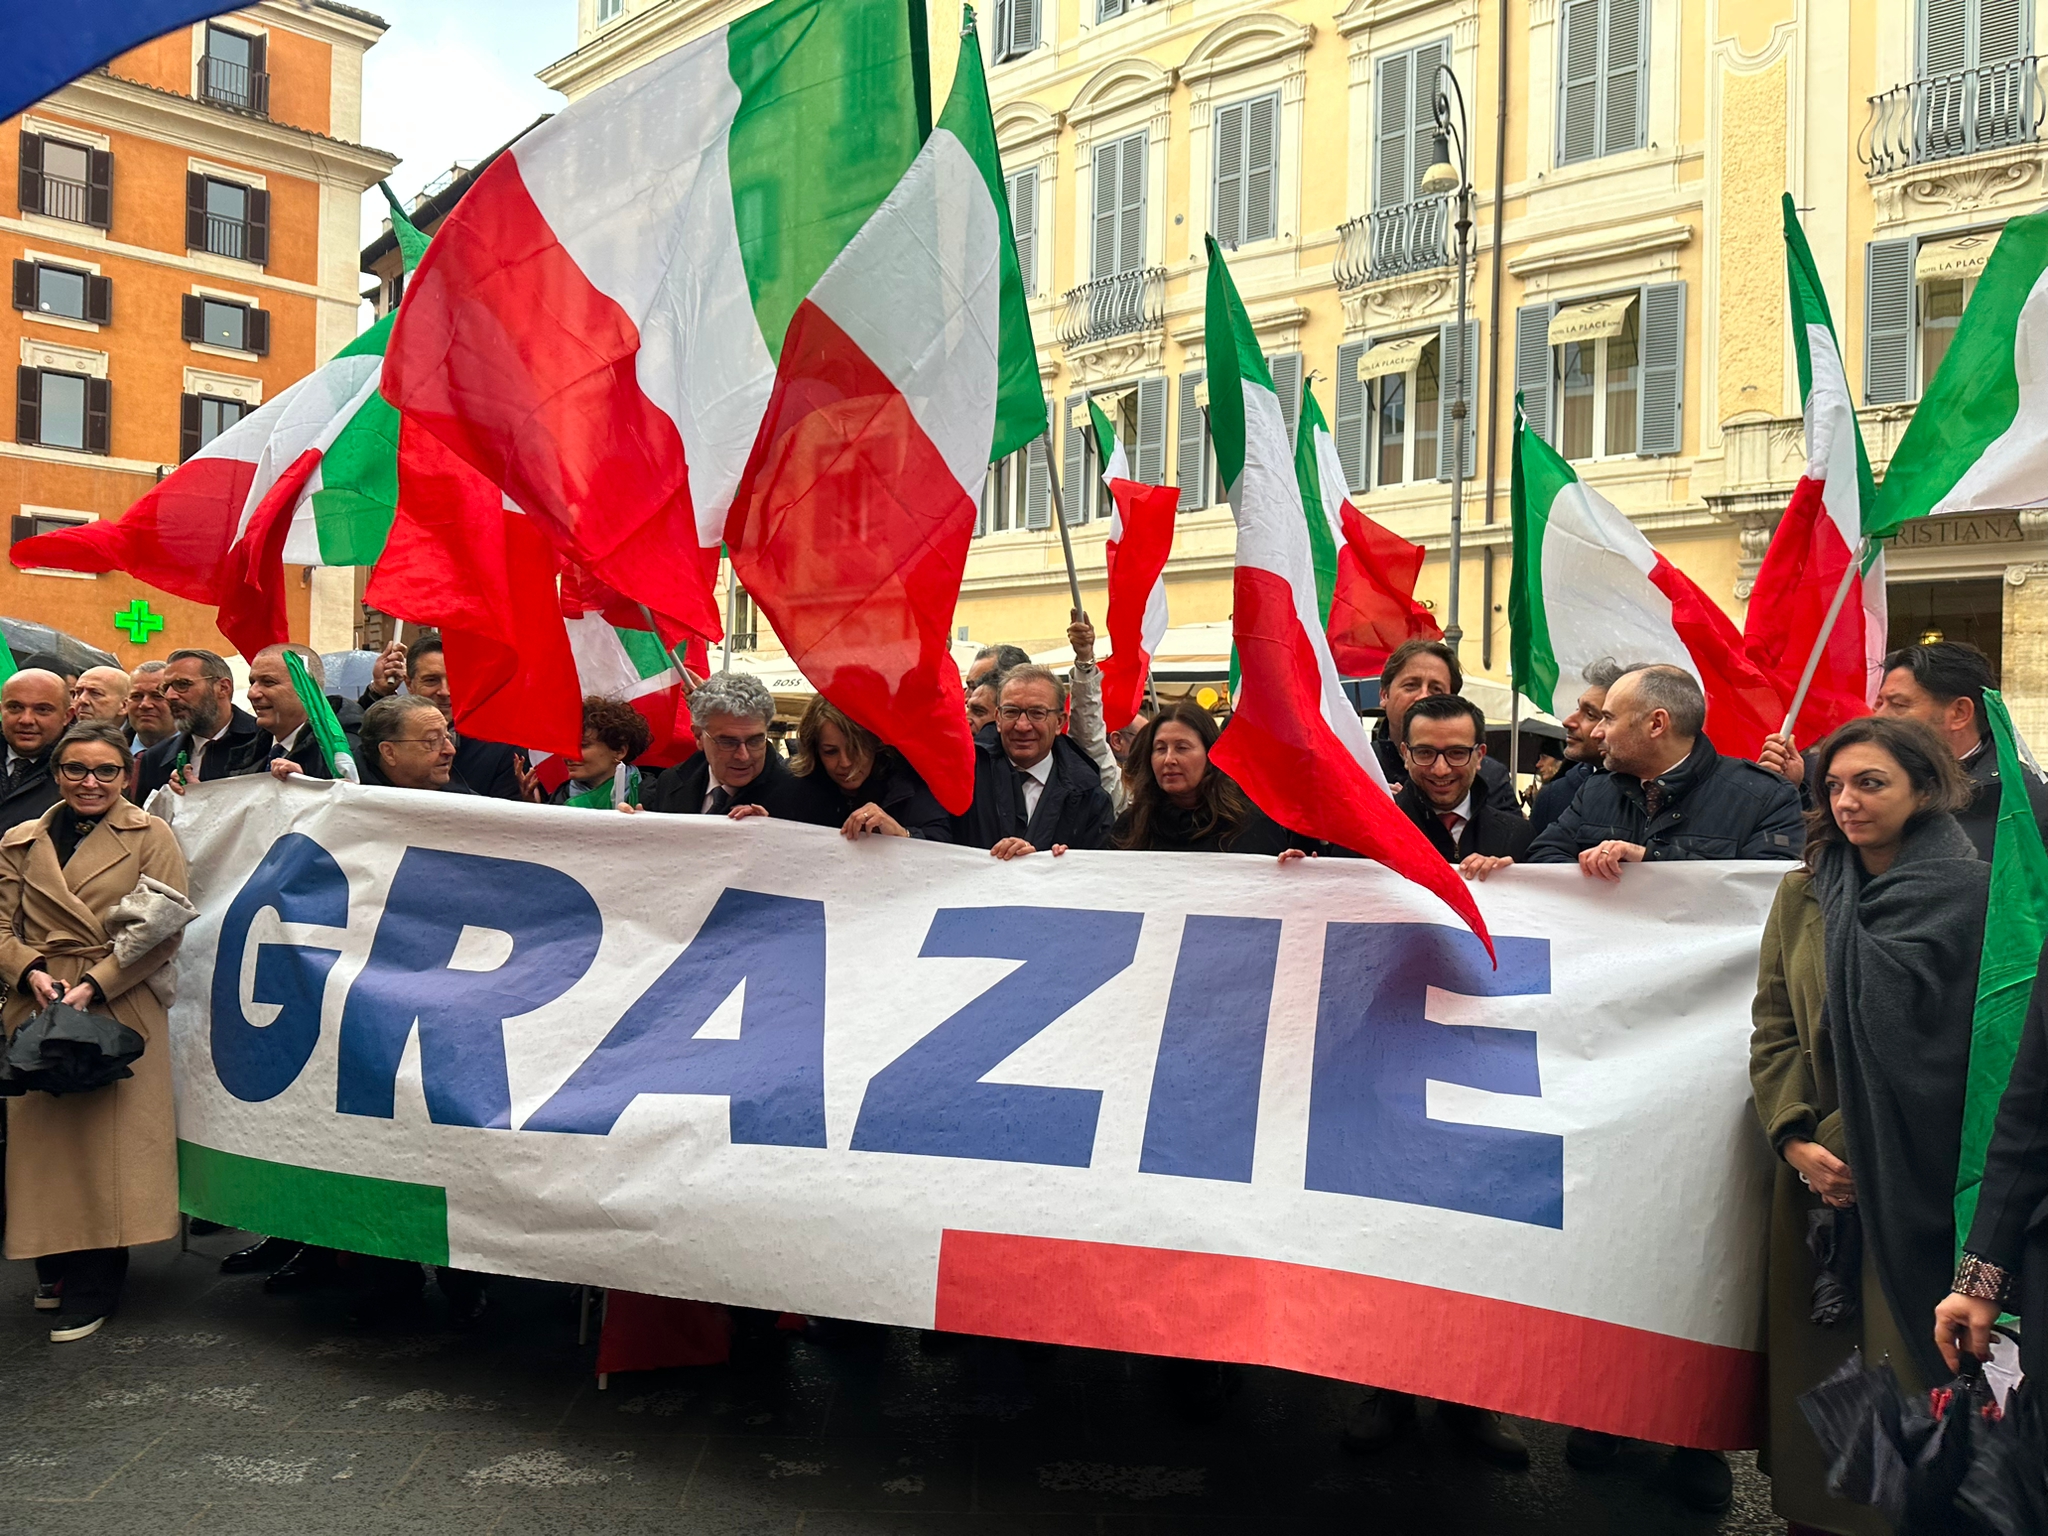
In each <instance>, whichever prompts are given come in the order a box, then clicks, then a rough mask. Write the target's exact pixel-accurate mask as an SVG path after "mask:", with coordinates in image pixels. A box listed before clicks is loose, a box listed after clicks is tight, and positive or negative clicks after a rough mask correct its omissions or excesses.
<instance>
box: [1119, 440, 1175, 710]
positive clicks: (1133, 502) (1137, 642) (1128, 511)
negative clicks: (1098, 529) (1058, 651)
mask: <svg viewBox="0 0 2048 1536" xmlns="http://www.w3.org/2000/svg"><path fill="white" fill-rule="evenodd" d="M1109 493H1110V496H1111V498H1112V499H1113V500H1114V502H1115V505H1116V518H1115V526H1113V527H1112V528H1111V529H1110V531H1109V539H1108V541H1107V542H1106V543H1105V544H1104V545H1103V551H1104V555H1105V557H1106V558H1107V560H1108V562H1109V612H1108V614H1107V617H1106V620H1105V622H1106V624H1107V627H1108V630H1109V648H1110V649H1109V655H1108V656H1106V657H1105V658H1103V662H1102V723H1103V727H1104V728H1105V729H1106V730H1112V731H1120V730H1122V729H1123V728H1124V727H1125V726H1127V725H1129V724H1130V723H1131V721H1132V720H1134V719H1136V718H1137V714H1138V709H1139V707H1140V706H1141V705H1142V704H1143V703H1144V702H1145V681H1146V679H1147V678H1148V677H1149V676H1150V675H1151V671H1152V657H1153V656H1154V654H1155V653H1156V652H1157V651H1158V648H1159V643H1160V641H1161V640H1162V639H1164V638H1165V635H1166V587H1165V584H1164V581H1163V579H1162V578H1163V575H1164V573H1165V570H1166V562H1167V559H1168V557H1169V556H1170V555H1172V553H1173V530H1174V526H1175V524H1176V523H1177V522H1178V521H1179V518H1180V492H1179V491H1178V490H1177V489H1175V488H1174V487H1173V486H1170V485H1146V484H1145V483H1144V482H1143V481H1141V480H1111V481H1110V482H1109Z"/></svg>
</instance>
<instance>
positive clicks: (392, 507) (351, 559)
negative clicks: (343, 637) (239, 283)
mask: <svg viewBox="0 0 2048 1536" xmlns="http://www.w3.org/2000/svg"><path fill="white" fill-rule="evenodd" d="M397 321H398V313H397V311H396V310H394V311H393V312H392V313H390V314H388V315H386V316H385V317H384V318H383V319H382V320H379V321H378V322H377V323H376V324H375V325H373V326H371V327H370V328H369V329H368V330H367V331H365V332H363V334H362V335H360V336H358V337H357V338H356V339H355V340H354V341H352V342H350V343H349V344H348V345H347V346H345V347H343V348H342V349H341V350H340V351H339V352H337V353H336V354H335V356H337V357H365V356H367V357H382V356H383V355H384V346H385V343H386V342H388V341H389V340H390V339H391V327H392V326H393V325H395V324H396V323H397ZM397 515H398V411H397V409H396V408H395V407H394V406H393V405H392V404H391V402H390V401H388V400H386V399H385V398H384V396H383V395H382V394H381V393H380V392H377V391H372V392H371V394H370V396H369V398H368V399H366V400H365V401H364V402H363V403H362V405H361V406H359V407H358V408H357V409H356V413H355V415H354V416H352V417H350V418H349V420H348V423H347V425H345V426H344V427H343V428H342V429H341V431H340V432H339V433H337V434H336V435H335V439H334V441H333V442H331V443H329V444H328V445H327V451H326V452H325V453H324V454H322V455H321V456H320V484H319V486H318V488H317V489H316V490H315V491H314V492H313V528H314V531H315V532H316V533H317V534H318V535H319V537H320V559H321V562H322V563H323V564H326V565H375V564H376V563H377V561H378V559H379V558H380V557H381V556H382V555H383V553H384V541H385V540H386V539H388V538H389V537H390V536H391V523H392V520H393V519H394V518H395V517H396V516H397Z"/></svg>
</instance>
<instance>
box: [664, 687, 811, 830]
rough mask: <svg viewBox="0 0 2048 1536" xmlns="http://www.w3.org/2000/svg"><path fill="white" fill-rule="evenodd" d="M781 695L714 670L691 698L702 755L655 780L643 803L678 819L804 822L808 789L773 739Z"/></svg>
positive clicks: (696, 755)
mask: <svg viewBox="0 0 2048 1536" xmlns="http://www.w3.org/2000/svg"><path fill="white" fill-rule="evenodd" d="M774 719H775V695H773V694H772V693H770V692H769V691H768V690H767V688H765V687H764V686H763V685H762V684H761V681H760V679H758V678H753V677H748V676H747V675H746V674H745V673H742V672H714V673H712V674H711V676H710V677H709V678H707V679H705V681H704V682H702V683H701V684H699V685H698V687H697V688H696V690H695V691H694V692H692V693H691V695H690V723H691V725H692V726H693V727H694V728H695V729H696V733H697V751H696V753H695V755H693V756H691V757H688V758H685V759H684V760H683V761H682V762H680V763H677V764H676V765H675V767H673V768H670V769H667V770H665V771H664V772H663V773H662V775H661V777H660V778H658V779H656V780H655V781H654V788H653V789H652V790H651V791H648V792H647V793H646V794H645V795H643V796H642V800H641V803H642V806H643V807H644V808H645V809H647V810H650V811H665V812H667V813H668V814H669V815H671V816H731V817H733V818H734V819H735V820H737V819H739V818H740V817H742V816H748V815H752V814H754V812H753V811H751V810H749V809H747V807H752V806H759V807H760V808H761V809H762V810H765V811H766V812H767V813H768V814H769V815H770V816H778V817H782V818H783V819H785V820H789V821H801V820H803V819H804V816H803V812H804V808H805V796H804V794H803V787H802V785H801V784H800V783H799V782H798V780H797V779H796V778H795V777H794V776H793V775H792V774H791V773H790V771H789V769H788V768H787V767H786V766H785V765H784V764H783V761H782V754H781V753H780V752H778V751H776V749H775V746H774V743H772V742H771V741H769V739H768V726H769V723H770V722H771V721H773V720H774Z"/></svg>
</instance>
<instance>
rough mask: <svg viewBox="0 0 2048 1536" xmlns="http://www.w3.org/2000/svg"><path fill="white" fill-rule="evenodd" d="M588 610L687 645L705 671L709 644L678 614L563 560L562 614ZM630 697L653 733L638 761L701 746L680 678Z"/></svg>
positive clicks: (676, 756) (661, 760)
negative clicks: (661, 609) (621, 590)
mask: <svg viewBox="0 0 2048 1536" xmlns="http://www.w3.org/2000/svg"><path fill="white" fill-rule="evenodd" d="M711 555H712V568H713V574H715V573H716V567H717V563H718V562H717V555H718V551H717V550H715V549H714V550H712V551H711ZM586 614H596V615H597V616H598V617H599V618H601V619H603V620H604V621H605V623H607V624H609V625H610V626H611V627H612V628H613V629H629V630H637V631H639V632H640V633H642V634H652V635H653V636H654V637H655V639H656V640H657V641H659V642H660V644H661V647H662V649H663V650H665V651H671V652H672V651H674V650H676V649H678V648H682V647H687V649H686V650H685V651H684V659H685V661H686V662H687V663H688V665H689V667H690V670H691V671H692V672H695V673H696V674H697V676H699V677H703V676H704V675H705V672H706V670H707V667H708V660H707V658H708V656H709V648H708V647H707V646H706V645H705V642H704V637H703V636H701V635H696V634H692V633H691V632H690V630H689V628H688V627H687V626H685V625H683V624H681V623H679V622H678V621H677V620H674V619H671V618H669V617H667V616H666V615H664V614H659V613H655V612H654V611H653V610H652V609H649V608H646V607H644V606H642V605H641V604H639V603H636V602H633V601H631V600H630V599H629V598H626V597H623V596H621V595H620V594H619V593H618V592H616V591H614V590H613V589H612V588H610V587H608V586H606V585H605V584H604V583H603V582H601V581H599V580H598V579H597V578H596V577H595V576H593V575H591V574H590V572H588V571H586V570H584V569H583V568H582V567H581V566H579V565H575V564H572V563H569V562H566V561H565V562H564V563H563V566H562V617H564V618H565V619H580V618H582V617H583V616H584V615H586ZM671 665H673V657H671ZM629 702H630V703H631V704H632V706H633V708H634V709H635V710H636V711H637V712H638V713H639V715H640V717H641V718H642V719H644V720H645V721H646V722H647V728H648V731H649V733H650V735H649V739H648V743H647V750H646V751H645V752H642V753H641V754H640V755H639V756H638V757H636V758H634V759H633V761H634V762H636V763H639V764H642V765H644V766H646V767H649V768H670V767H673V766H675V764H677V763H680V762H681V761H683V759H685V758H687V757H689V756H690V755H691V754H693V753H694V752H695V751H696V750H697V737H696V734H695V732H693V731H692V730H691V728H690V711H689V709H688V707H687V704H688V698H687V695H686V694H685V693H684V691H683V686H682V685H681V684H680V683H678V684H675V685H673V686H671V687H667V688H664V689H662V690H661V691H660V692H658V693H643V694H638V695H635V696H634V697H633V698H632V699H631V700H630V701H629ZM549 761H553V759H549ZM541 782H542V784H543V785H545V786H546V788H547V790H548V792H549V793H550V794H552V793H553V792H554V791H555V790H556V789H557V788H558V787H559V784H560V781H559V779H558V780H557V782H556V783H554V784H549V783H548V782H547V780H546V779H545V778H544V779H542V781H541Z"/></svg>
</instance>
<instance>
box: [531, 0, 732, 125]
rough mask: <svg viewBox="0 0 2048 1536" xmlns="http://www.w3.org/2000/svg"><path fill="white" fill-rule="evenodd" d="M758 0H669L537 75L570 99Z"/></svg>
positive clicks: (612, 27) (629, 18) (615, 25)
mask: <svg viewBox="0 0 2048 1536" xmlns="http://www.w3.org/2000/svg"><path fill="white" fill-rule="evenodd" d="M757 3H758V0H668V3H667V4H666V5H657V6H653V7H651V8H650V9H648V10H644V11H642V12H640V13H639V14H638V15H636V16H627V17H624V18H623V19H621V20H619V21H616V22H613V23H612V24H611V25H609V26H607V27H606V28H605V29H604V30H603V31H602V32H599V33H597V34H596V35H595V36H593V37H591V38H590V39H588V40H587V41H585V42H582V43H580V44H578V45H577V48H576V51H575V52H574V53H570V54H567V55H565V56H564V57H562V58H559V59H557V60H555V62H554V63H552V64H550V65H548V66H547V67H546V68H545V69H542V70H540V71H539V72H538V73H537V74H536V75H535V78H536V79H537V80H539V81H540V83H541V84H542V85H545V86H547V87H548V88H549V89H550V90H556V91H560V92H561V93H562V94H563V95H564V96H567V97H568V98H569V99H570V100H571V101H574V100H576V98H577V97H579V96H584V95H587V94H589V93H590V92H591V91H594V90H596V89H597V87H598V86H600V85H603V84H605V83H606V82H607V81H611V80H616V79H617V78H618V77H619V76H620V75H623V74H626V73H627V72H628V71H630V70H634V69H638V68H639V67H640V66H641V65H642V64H645V63H647V62H648V61H649V60H650V59H658V58H660V57H661V56H662V55H664V54H666V53H670V52H672V51H673V50H675V49H676V48H679V47H681V46H682V45H683V44H684V43H687V42H692V41H694V40H695V39H697V38H699V37H702V36H703V35H704V34H705V33H707V32H709V31H711V30H712V29H713V28H715V27H722V26H724V25H725V24H726V23H727V22H729V21H732V20H734V19H735V18H737V17H740V16H744V15H745V14H746V13H747V12H748V11H751V10H753V9H754V7H755V5H756V4H757Z"/></svg>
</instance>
